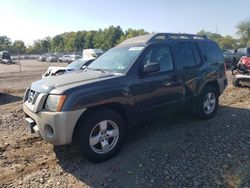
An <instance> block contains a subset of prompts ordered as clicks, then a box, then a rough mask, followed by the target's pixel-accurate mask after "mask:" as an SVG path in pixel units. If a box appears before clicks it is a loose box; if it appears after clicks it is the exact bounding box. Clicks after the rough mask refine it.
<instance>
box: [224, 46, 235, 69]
mask: <svg viewBox="0 0 250 188" xmlns="http://www.w3.org/2000/svg"><path fill="white" fill-rule="evenodd" d="M222 52H223V57H224V61H225V64H226V67H227V68H231V66H232V64H233V53H232V52H231V51H229V50H226V49H225V50H222Z"/></svg>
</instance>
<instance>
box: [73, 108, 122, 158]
mask: <svg viewBox="0 0 250 188" xmlns="http://www.w3.org/2000/svg"><path fill="white" fill-rule="evenodd" d="M76 131H77V133H76V134H77V144H78V146H79V147H80V149H81V152H82V154H83V156H84V157H85V158H86V159H88V160H90V161H92V162H101V161H104V160H107V159H110V158H112V157H113V156H114V155H115V154H116V153H117V152H118V151H119V149H120V148H121V146H122V143H123V140H124V138H125V134H126V125H125V122H124V120H123V118H122V117H121V116H120V115H119V114H117V113H116V112H114V111H112V110H109V109H101V110H98V111H95V112H94V113H92V114H90V116H88V117H87V118H86V119H82V120H80V121H79V125H78V129H77V130H76Z"/></svg>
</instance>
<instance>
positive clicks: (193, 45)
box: [191, 43, 201, 64]
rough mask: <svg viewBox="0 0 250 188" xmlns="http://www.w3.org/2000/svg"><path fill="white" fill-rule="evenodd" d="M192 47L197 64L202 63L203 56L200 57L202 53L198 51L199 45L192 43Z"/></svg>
mask: <svg viewBox="0 0 250 188" xmlns="http://www.w3.org/2000/svg"><path fill="white" fill-rule="evenodd" d="M191 47H192V51H193V54H194V58H195V62H196V64H201V57H200V53H199V51H198V48H197V46H196V45H195V44H194V43H191Z"/></svg>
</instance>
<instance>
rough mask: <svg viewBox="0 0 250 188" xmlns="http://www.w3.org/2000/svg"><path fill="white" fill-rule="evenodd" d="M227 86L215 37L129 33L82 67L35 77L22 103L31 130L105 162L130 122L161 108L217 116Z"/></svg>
mask: <svg viewBox="0 0 250 188" xmlns="http://www.w3.org/2000/svg"><path fill="white" fill-rule="evenodd" d="M226 86H227V78H226V73H225V66H224V60H223V55H222V52H221V50H220V48H219V47H218V45H217V44H216V43H215V42H214V41H211V40H208V39H207V38H206V37H204V36H198V35H189V34H171V33H158V34H150V35H143V36H138V37H135V38H130V39H127V40H126V41H124V42H122V43H121V44H119V45H118V46H116V47H114V48H112V49H110V50H109V51H107V52H106V53H104V54H103V55H102V56H100V57H99V58H98V59H96V60H95V61H93V62H92V63H91V64H90V65H89V66H88V67H87V68H86V69H84V70H82V71H81V72H77V73H73V74H66V75H61V76H57V77H51V78H48V79H43V80H40V81H37V82H34V83H32V85H31V87H30V88H28V89H27V91H26V93H25V97H24V105H23V109H24V112H25V114H26V117H27V118H26V121H27V122H28V125H29V127H30V128H31V131H32V132H37V133H39V134H40V135H41V136H42V137H43V139H45V140H46V141H48V142H50V143H52V144H54V145H63V144H71V143H76V144H77V145H78V146H79V148H80V149H81V151H82V153H83V155H84V156H85V157H86V158H87V159H89V160H91V161H95V162H99V161H103V160H106V159H109V158H111V157H112V156H114V155H115V154H116V153H117V151H118V150H119V149H120V147H121V145H122V142H123V140H124V138H125V135H126V132H127V130H128V128H129V127H130V126H132V125H135V123H136V122H139V121H140V120H142V119H145V118H147V117H149V116H151V115H152V114H154V113H158V112H159V111H165V110H166V111H172V110H174V109H180V108H183V109H188V111H193V113H194V114H195V115H196V116H198V117H199V118H201V119H209V118H212V117H213V116H214V115H215V114H216V111H217V107H218V100H219V96H220V95H221V94H222V92H223V90H224V89H225V87H226Z"/></svg>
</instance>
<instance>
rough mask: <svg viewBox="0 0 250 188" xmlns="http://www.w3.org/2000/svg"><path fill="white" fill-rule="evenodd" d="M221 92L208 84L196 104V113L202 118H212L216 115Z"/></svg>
mask: <svg viewBox="0 0 250 188" xmlns="http://www.w3.org/2000/svg"><path fill="white" fill-rule="evenodd" d="M218 102H219V94H218V91H217V90H216V89H215V88H214V87H211V86H206V87H205V88H204V89H203V91H202V93H201V95H200V96H199V98H198V100H197V102H196V105H195V109H194V112H195V115H196V116H197V117H198V118H200V119H204V120H207V119H210V118H212V117H214V116H215V115H216V112H217V109H218Z"/></svg>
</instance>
